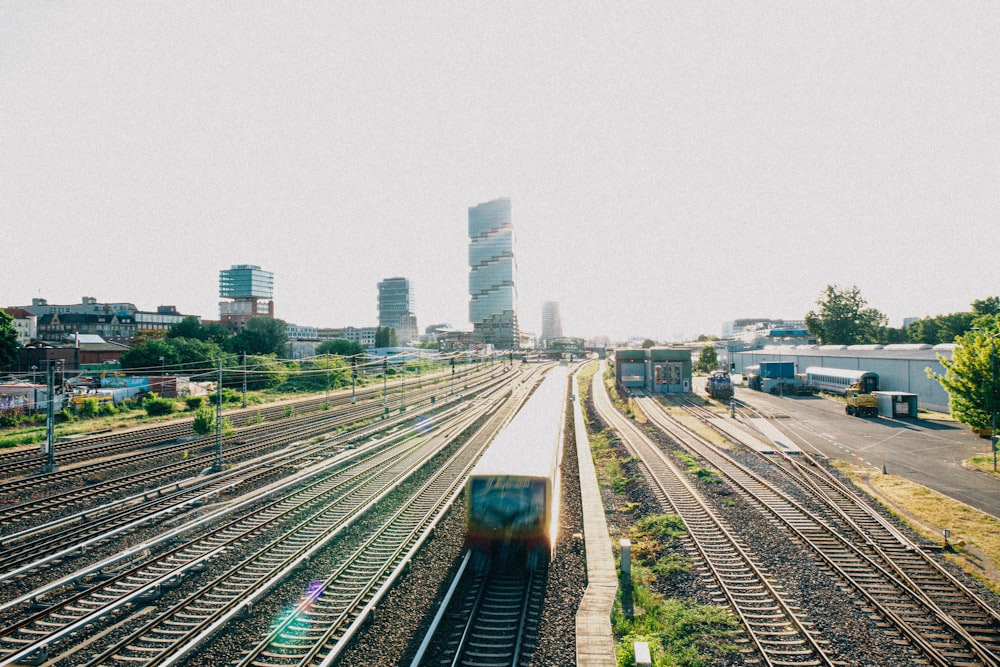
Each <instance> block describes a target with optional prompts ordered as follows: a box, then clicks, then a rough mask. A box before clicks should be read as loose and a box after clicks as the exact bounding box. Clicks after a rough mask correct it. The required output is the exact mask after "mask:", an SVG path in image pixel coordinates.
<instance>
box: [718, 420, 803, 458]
mask: <svg viewBox="0 0 1000 667" xmlns="http://www.w3.org/2000/svg"><path fill="white" fill-rule="evenodd" d="M709 421H710V422H711V423H712V425H713V426H715V427H717V428H719V429H720V430H721V431H722V432H724V433H725V434H727V435H729V436H730V437H732V438H733V439H734V440H739V441H740V442H742V443H743V444H744V445H746V446H747V447H750V448H751V449H755V450H757V451H758V452H760V453H762V454H774V453H775V452H776V451H778V450H781V451H783V452H785V453H786V454H801V453H802V450H801V449H799V447H798V445H796V444H795V443H794V442H792V441H791V440H790V439H789V438H788V437H786V436H785V434H784V433H782V432H781V431H779V430H778V429H776V428H775V427H774V424H772V423H770V422H769V421H768V420H766V419H751V420H750V425H751V426H753V427H754V428H755V429H757V430H758V431H760V435H762V436H763V437H764V438H765V439H763V440H762V439H761V437H759V436H758V435H757V434H755V433H751V432H750V431H748V430H747V429H745V428H743V425H742V423H741V422H739V421H737V420H735V419H726V418H723V417H718V418H716V419H711V420H709Z"/></svg>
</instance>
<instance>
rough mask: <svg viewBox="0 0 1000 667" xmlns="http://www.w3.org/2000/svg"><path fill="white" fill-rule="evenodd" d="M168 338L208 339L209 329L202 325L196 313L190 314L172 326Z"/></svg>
mask: <svg viewBox="0 0 1000 667" xmlns="http://www.w3.org/2000/svg"><path fill="white" fill-rule="evenodd" d="M167 338H193V339H196V340H208V331H207V330H206V329H205V327H203V326H202V325H201V320H199V319H198V318H197V317H195V316H194V315H188V316H187V317H185V318H184V319H183V320H181V321H180V322H178V323H177V324H175V325H174V326H172V327H170V330H169V331H168V332H167Z"/></svg>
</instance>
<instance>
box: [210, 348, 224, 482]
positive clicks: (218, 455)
mask: <svg viewBox="0 0 1000 667" xmlns="http://www.w3.org/2000/svg"><path fill="white" fill-rule="evenodd" d="M218 383H219V384H218V387H216V389H215V398H216V401H215V463H214V464H212V470H214V471H215V472H219V471H221V470H222V359H219V379H218Z"/></svg>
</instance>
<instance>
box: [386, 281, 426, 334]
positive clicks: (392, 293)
mask: <svg viewBox="0 0 1000 667" xmlns="http://www.w3.org/2000/svg"><path fill="white" fill-rule="evenodd" d="M412 297H413V294H412V291H411V289H410V281H409V279H408V278H398V277H397V278H386V279H385V280H383V281H381V282H380V283H379V284H378V325H379V326H380V327H392V328H393V329H395V330H396V336H397V338H398V339H399V342H400V343H407V342H409V341H411V340H414V339H415V338H417V337H419V331H418V330H417V318H416V316H415V315H414V314H413V302H412Z"/></svg>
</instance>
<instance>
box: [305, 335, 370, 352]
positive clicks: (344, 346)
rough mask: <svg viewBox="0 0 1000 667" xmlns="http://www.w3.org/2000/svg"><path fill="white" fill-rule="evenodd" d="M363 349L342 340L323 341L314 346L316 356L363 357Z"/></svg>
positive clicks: (358, 345)
mask: <svg viewBox="0 0 1000 667" xmlns="http://www.w3.org/2000/svg"><path fill="white" fill-rule="evenodd" d="M364 353H365V348H363V347H361V345H360V344H358V343H352V342H351V341H349V340H344V339H343V338H334V339H331V340H325V341H323V342H322V343H320V344H319V345H317V346H316V354H336V355H338V356H341V357H353V356H355V355H357V356H359V357H360V356H363V355H364Z"/></svg>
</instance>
